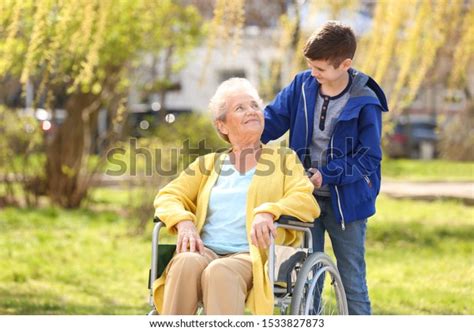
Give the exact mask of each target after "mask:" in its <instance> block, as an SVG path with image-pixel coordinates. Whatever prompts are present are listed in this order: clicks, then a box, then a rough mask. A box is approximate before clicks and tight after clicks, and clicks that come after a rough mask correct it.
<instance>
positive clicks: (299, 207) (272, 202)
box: [153, 145, 320, 315]
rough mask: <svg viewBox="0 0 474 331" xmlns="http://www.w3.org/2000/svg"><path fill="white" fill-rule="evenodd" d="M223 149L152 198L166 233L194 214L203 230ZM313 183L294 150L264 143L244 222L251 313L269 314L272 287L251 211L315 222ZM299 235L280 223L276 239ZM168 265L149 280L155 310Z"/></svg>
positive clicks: (292, 241) (294, 240)
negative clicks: (254, 234)
mask: <svg viewBox="0 0 474 331" xmlns="http://www.w3.org/2000/svg"><path fill="white" fill-rule="evenodd" d="M226 153H227V152H225V153H219V154H218V153H211V154H207V155H205V156H202V157H199V158H197V159H196V160H195V161H194V162H193V163H192V164H191V165H190V166H189V167H188V168H187V169H186V170H185V171H183V172H182V173H181V174H180V175H179V177H178V178H176V179H175V180H173V181H172V182H171V183H169V184H168V185H166V186H165V187H164V188H163V189H162V190H160V192H159V193H158V195H157V196H156V198H155V201H154V206H155V216H158V217H159V218H160V219H161V220H162V221H163V222H164V223H165V224H166V227H167V229H168V231H169V232H170V233H176V228H175V225H176V224H177V223H179V222H180V221H183V220H192V221H193V222H194V224H195V225H196V228H197V230H198V232H201V230H202V228H203V225H204V222H205V220H206V213H207V207H208V203H209V196H210V192H211V189H212V187H213V186H214V184H215V182H216V180H217V178H218V176H219V169H220V165H221V162H222V161H223V159H224V156H225V154H226ZM312 192H313V185H312V184H311V182H310V181H309V179H308V178H307V177H306V176H305V173H304V169H303V166H302V165H301V163H300V161H299V159H298V158H297V156H296V154H295V153H294V152H293V151H292V150H290V149H288V148H284V147H280V146H278V147H277V146H269V145H265V146H264V147H263V149H262V154H261V156H260V159H259V160H258V163H257V167H256V170H255V174H254V176H253V178H252V181H251V182H250V186H249V189H248V193H247V213H246V215H247V216H246V227H247V236H248V241H249V244H250V245H249V246H250V256H251V258H252V270H253V287H252V289H251V290H250V293H249V294H248V296H247V300H246V306H247V308H248V309H250V311H251V312H252V313H253V314H258V315H271V314H273V304H274V303H273V300H274V299H273V289H272V288H271V285H270V280H269V278H268V271H267V270H268V264H267V256H268V251H267V250H263V249H259V248H257V247H255V246H254V245H252V244H251V240H250V229H251V225H252V221H253V218H254V216H255V214H257V213H261V212H268V213H271V214H273V215H274V218H275V219H277V218H279V217H280V215H290V216H295V217H297V218H299V219H300V220H302V221H305V222H313V220H314V219H315V218H316V217H318V216H319V213H320V210H319V207H318V205H317V202H316V200H315V199H314V197H313V195H312ZM300 239H301V236H300V235H298V234H297V233H295V231H292V230H284V229H278V232H277V236H276V243H277V244H280V245H287V246H297V245H299V243H300ZM165 280H166V271H165V272H164V273H163V275H162V276H161V277H160V278H158V279H157V280H155V282H154V283H153V293H154V303H155V307H156V309H157V310H158V312H161V310H162V305H163V293H164V286H165Z"/></svg>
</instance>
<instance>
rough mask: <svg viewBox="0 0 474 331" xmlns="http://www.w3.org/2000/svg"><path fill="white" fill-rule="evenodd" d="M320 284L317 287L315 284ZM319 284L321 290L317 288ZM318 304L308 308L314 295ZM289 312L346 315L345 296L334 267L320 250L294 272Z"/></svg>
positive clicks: (295, 313) (292, 313) (293, 313)
mask: <svg viewBox="0 0 474 331" xmlns="http://www.w3.org/2000/svg"><path fill="white" fill-rule="evenodd" d="M321 282H322V284H323V286H320V285H319V284H321ZM321 287H322V289H320V288H321ZM317 292H318V293H321V299H320V300H319V307H318V308H317V309H314V308H312V306H313V304H312V302H314V294H315V293H317ZM290 312H291V315H312V314H313V315H348V308H347V299H346V294H345V292H344V286H343V285H342V281H341V277H340V275H339V271H338V270H337V267H336V266H335V265H334V263H333V262H332V260H331V258H330V257H329V256H327V255H326V254H324V253H319V252H318V253H313V254H311V255H310V256H308V258H307V259H306V261H305V262H304V264H303V266H302V267H301V270H300V271H299V272H298V276H297V279H296V284H295V288H294V290H293V295H292V298H291V310H290Z"/></svg>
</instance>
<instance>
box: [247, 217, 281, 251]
mask: <svg viewBox="0 0 474 331" xmlns="http://www.w3.org/2000/svg"><path fill="white" fill-rule="evenodd" d="M270 234H272V235H273V237H275V236H276V228H275V225H274V224H273V215H272V214H270V213H258V214H256V215H255V218H254V219H253V222H252V229H251V230H250V239H251V240H252V244H253V245H255V246H257V247H259V248H267V247H268V246H270Z"/></svg>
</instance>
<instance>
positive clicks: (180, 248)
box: [176, 221, 204, 254]
mask: <svg viewBox="0 0 474 331" xmlns="http://www.w3.org/2000/svg"><path fill="white" fill-rule="evenodd" d="M176 228H177V229H178V242H177V243H176V252H177V253H184V252H188V251H189V252H198V253H200V254H204V244H203V243H202V240H201V237H200V236H199V233H198V232H197V229H196V226H195V225H194V223H193V222H192V221H181V222H179V223H178V224H176Z"/></svg>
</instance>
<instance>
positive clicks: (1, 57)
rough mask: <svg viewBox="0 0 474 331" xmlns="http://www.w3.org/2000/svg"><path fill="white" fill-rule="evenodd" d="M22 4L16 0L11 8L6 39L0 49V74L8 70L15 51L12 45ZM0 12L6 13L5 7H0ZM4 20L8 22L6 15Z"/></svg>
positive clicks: (17, 28) (3, 21)
mask: <svg viewBox="0 0 474 331" xmlns="http://www.w3.org/2000/svg"><path fill="white" fill-rule="evenodd" d="M0 2H2V1H0ZM22 4H23V2H22V1H17V2H16V3H15V5H14V7H13V9H12V15H11V22H10V23H9V25H8V27H7V29H6V39H5V42H4V44H3V47H2V48H1V50H0V76H2V75H3V74H4V73H5V72H7V71H8V69H9V68H10V66H11V64H12V61H13V56H14V54H15V53H16V52H15V51H14V50H13V47H14V45H15V37H16V35H17V33H18V30H19V23H20V12H21V9H22ZM4 5H5V4H4V3H3V5H2V6H4ZM0 13H6V8H5V9H4V8H0ZM6 22H8V20H7V19H6V17H2V23H6Z"/></svg>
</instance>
